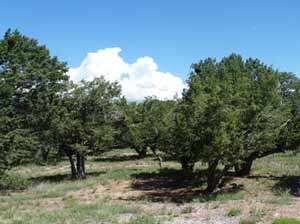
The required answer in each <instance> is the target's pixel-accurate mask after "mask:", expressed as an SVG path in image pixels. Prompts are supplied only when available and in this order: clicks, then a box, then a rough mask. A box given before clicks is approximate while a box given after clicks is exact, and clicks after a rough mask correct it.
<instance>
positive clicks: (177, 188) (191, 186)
mask: <svg viewBox="0 0 300 224" xmlns="http://www.w3.org/2000/svg"><path fill="white" fill-rule="evenodd" d="M132 177H133V178H134V179H135V180H134V181H133V183H132V186H131V187H132V188H133V189H134V190H139V191H143V194H142V195H141V196H138V197H137V198H131V200H144V199H147V200H149V201H152V202H175V203H185V202H190V201H193V200H194V199H196V200H197V201H200V202H205V201H211V200H215V199H217V197H218V196H219V194H227V193H231V194H232V193H235V192H237V191H239V190H240V189H233V188H226V189H224V190H222V192H218V193H215V194H211V195H206V194H205V193H204V190H203V189H204V187H205V172H204V171H203V170H199V171H197V172H195V173H194V174H193V175H192V176H191V175H185V174H184V173H182V172H181V171H180V170H176V169H169V168H168V169H162V170H161V171H160V172H151V173H149V172H145V173H139V174H133V175H132ZM230 180H231V178H230V177H229V178H226V182H227V181H230Z"/></svg>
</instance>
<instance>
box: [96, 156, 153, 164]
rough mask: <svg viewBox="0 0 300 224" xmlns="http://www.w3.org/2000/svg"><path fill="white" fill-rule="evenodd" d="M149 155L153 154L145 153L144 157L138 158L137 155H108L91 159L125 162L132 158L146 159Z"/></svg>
mask: <svg viewBox="0 0 300 224" xmlns="http://www.w3.org/2000/svg"><path fill="white" fill-rule="evenodd" d="M149 157H153V156H152V155H150V154H147V155H146V156H145V157H144V158H140V157H139V156H138V155H112V156H109V157H98V158H94V159H93V161H95V162H126V161H132V160H141V159H146V158H149Z"/></svg>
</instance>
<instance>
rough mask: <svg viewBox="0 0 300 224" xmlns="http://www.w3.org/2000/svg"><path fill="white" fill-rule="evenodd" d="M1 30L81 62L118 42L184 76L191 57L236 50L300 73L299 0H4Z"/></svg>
mask: <svg viewBox="0 0 300 224" xmlns="http://www.w3.org/2000/svg"><path fill="white" fill-rule="evenodd" d="M0 8H1V13H0V32H1V33H4V32H5V30H6V29H8V28H9V27H10V28H13V29H15V28H17V29H19V30H20V31H21V32H23V33H24V34H26V35H30V36H32V37H34V38H37V39H38V40H39V41H40V42H41V43H43V44H46V45H47V46H48V47H49V48H50V50H51V52H52V54H53V55H57V56H58V57H59V58H60V59H61V60H64V61H67V62H68V64H69V66H70V67H77V66H79V65H80V63H81V62H82V60H83V59H84V58H85V57H86V55H87V53H88V52H95V51H97V50H98V49H104V48H110V47H120V48H122V52H121V53H120V54H121V56H122V57H123V58H124V60H126V62H128V63H134V62H135V60H136V59H137V58H139V57H143V56H150V57H152V58H154V59H155V62H156V63H157V64H158V66H159V69H160V70H161V71H165V72H170V73H172V74H176V75H177V76H180V77H181V78H183V79H186V77H187V74H188V72H189V69H190V65H191V64H192V63H194V62H197V61H198V60H200V59H203V58H206V57H216V58H218V59H220V58H221V57H223V56H226V55H228V54H230V53H232V52H235V53H240V54H242V55H243V56H245V57H249V56H251V57H257V58H260V59H261V60H263V61H264V62H265V63H267V64H271V65H273V66H274V67H275V68H279V69H280V70H285V71H290V72H293V73H295V74H297V75H299V74H300V61H299V59H300V13H299V12H300V1H297V0H294V1H289V0H285V1H283V0H281V1H280V0H278V1H271V0H264V1H261V0H260V1H259V0H252V1H242V0H240V1H238V0H227V1H221V0H219V1H213V0H212V1H200V0H185V1H179V0H178V1H175V0H173V1H171V0H160V1H159V0H151V1H146V0H145V1H142V0H139V1H137V0H127V1H122V0H119V1H116V0H109V1H108V0H107V1H100V0H98V1H96V0H95V1H93V0H86V1H74V0H73V1H62V0H61V1H58V0H51V1H33V0H27V1H16V0H9V1H8V0H7V1H5V0H3V1H1V5H0Z"/></svg>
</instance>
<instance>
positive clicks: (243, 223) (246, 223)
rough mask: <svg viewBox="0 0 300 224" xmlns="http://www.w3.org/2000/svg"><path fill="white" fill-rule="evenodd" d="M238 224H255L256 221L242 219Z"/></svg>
mask: <svg viewBox="0 0 300 224" xmlns="http://www.w3.org/2000/svg"><path fill="white" fill-rule="evenodd" d="M240 224H256V221H255V220H254V219H251V218H249V219H242V220H241V221H240Z"/></svg>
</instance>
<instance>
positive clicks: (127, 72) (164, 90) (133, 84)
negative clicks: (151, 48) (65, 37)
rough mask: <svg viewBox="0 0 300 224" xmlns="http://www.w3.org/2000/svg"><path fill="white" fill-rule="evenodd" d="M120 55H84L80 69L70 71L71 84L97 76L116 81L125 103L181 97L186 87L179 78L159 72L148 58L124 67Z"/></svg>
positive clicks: (103, 51)
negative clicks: (152, 97)
mask: <svg viewBox="0 0 300 224" xmlns="http://www.w3.org/2000/svg"><path fill="white" fill-rule="evenodd" d="M120 52H121V48H106V49H101V50H98V51H97V52H91V53H88V55H87V57H86V58H85V59H84V60H83V61H82V63H81V65H80V66H79V67H77V68H70V69H69V72H68V74H69V76H70V78H71V80H73V81H74V82H78V81H80V80H82V79H85V80H92V79H93V78H94V77H100V76H104V78H105V79H106V80H109V81H118V82H119V83H120V84H121V86H122V93H123V95H125V96H126V97H127V98H128V99H129V100H143V99H144V98H145V97H147V96H156V97H157V98H159V99H162V100H165V99H172V98H174V96H175V95H177V96H181V93H182V90H183V89H184V88H185V87H186V84H185V83H184V82H183V80H182V79H181V78H179V77H177V76H175V75H173V74H171V73H169V72H161V71H159V69H158V65H157V64H156V63H155V61H154V59H153V58H151V57H141V58H138V59H137V60H136V61H135V62H134V63H133V64H129V63H126V62H125V61H124V59H123V58H122V57H121V56H120Z"/></svg>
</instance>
